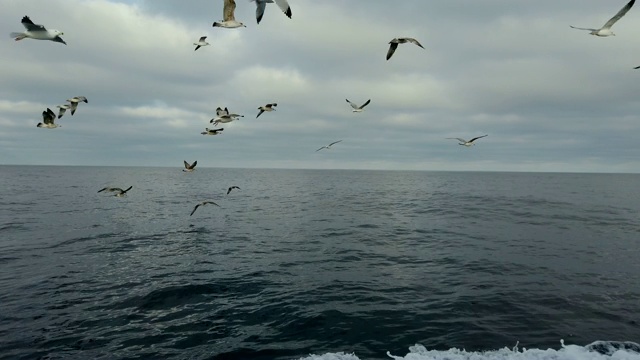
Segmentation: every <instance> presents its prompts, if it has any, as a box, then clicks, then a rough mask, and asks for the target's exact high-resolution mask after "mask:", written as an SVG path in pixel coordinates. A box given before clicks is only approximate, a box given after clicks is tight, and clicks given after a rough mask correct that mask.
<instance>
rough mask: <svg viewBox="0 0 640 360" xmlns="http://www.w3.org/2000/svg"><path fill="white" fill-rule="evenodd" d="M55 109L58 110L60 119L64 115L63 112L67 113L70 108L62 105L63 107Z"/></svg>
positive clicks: (59, 106)
mask: <svg viewBox="0 0 640 360" xmlns="http://www.w3.org/2000/svg"><path fill="white" fill-rule="evenodd" d="M57 107H58V109H60V110H59V111H58V119H60V118H61V117H62V115H64V112H65V111H67V109H69V108H70V107H71V106H69V105H67V104H64V105H58V106H57Z"/></svg>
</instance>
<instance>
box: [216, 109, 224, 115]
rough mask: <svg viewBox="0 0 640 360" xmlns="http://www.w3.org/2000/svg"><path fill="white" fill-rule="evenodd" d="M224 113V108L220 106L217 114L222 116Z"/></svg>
mask: <svg viewBox="0 0 640 360" xmlns="http://www.w3.org/2000/svg"><path fill="white" fill-rule="evenodd" d="M222 114H224V110H222V108H221V107H218V108H217V109H216V115H217V116H220V115H222Z"/></svg>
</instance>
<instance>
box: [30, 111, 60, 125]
mask: <svg viewBox="0 0 640 360" xmlns="http://www.w3.org/2000/svg"><path fill="white" fill-rule="evenodd" d="M55 119H56V113H54V112H53V110H51V109H49V108H47V110H46V111H43V112H42V122H41V123H38V125H36V126H37V127H43V128H47V129H55V128H57V127H60V125H58V124H55V123H54V121H55Z"/></svg>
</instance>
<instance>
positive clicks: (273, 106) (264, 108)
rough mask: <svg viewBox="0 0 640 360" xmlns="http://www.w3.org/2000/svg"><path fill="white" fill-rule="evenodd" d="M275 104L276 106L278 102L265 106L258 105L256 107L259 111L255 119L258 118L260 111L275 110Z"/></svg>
mask: <svg viewBox="0 0 640 360" xmlns="http://www.w3.org/2000/svg"><path fill="white" fill-rule="evenodd" d="M276 106H278V104H276V103H273V104H267V105H265V106H260V107H259V108H258V110H260V112H259V113H258V115H256V119H257V118H258V116H260V115H262V113H263V112H265V111H275V110H276Z"/></svg>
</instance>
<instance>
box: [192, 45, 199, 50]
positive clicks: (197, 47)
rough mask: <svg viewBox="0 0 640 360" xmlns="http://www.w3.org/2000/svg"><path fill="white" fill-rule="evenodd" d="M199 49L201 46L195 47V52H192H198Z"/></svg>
mask: <svg viewBox="0 0 640 360" xmlns="http://www.w3.org/2000/svg"><path fill="white" fill-rule="evenodd" d="M200 48H201V46H200V45H198V46H196V48H195V50H193V51H196V50H198V49H200Z"/></svg>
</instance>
